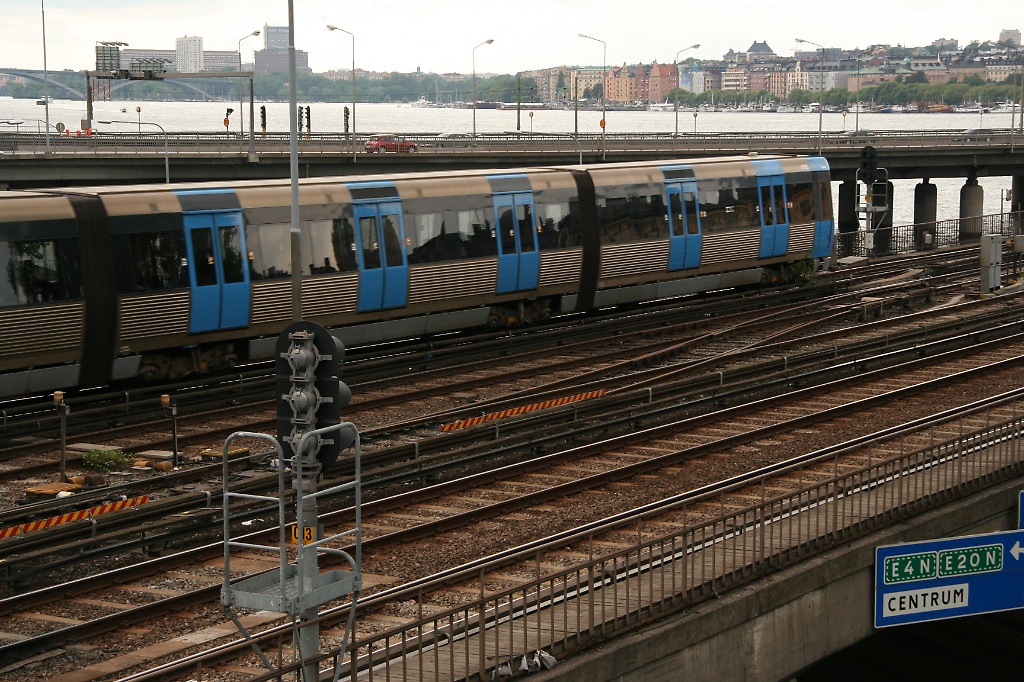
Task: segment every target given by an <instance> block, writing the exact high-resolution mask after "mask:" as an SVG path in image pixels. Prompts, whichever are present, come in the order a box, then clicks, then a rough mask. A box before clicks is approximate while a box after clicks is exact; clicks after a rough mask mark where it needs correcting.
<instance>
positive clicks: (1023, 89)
mask: <svg viewBox="0 0 1024 682" xmlns="http://www.w3.org/2000/svg"><path fill="white" fill-rule="evenodd" d="M996 45H1000V46H1002V47H1005V48H1007V49H1006V58H1007V60H1009V58H1010V50H1011V49H1016V50H1017V58H1018V59H1019V60H1020V99H1018V100H1017V102H1019V104H1020V131H1021V133H1024V54H1022V53H1021V51H1020V46H1019V45H1016V44H1011V43H996ZM1016 108H1017V107H1014V106H1013V95H1010V132H1013V130H1014V125H1013V112H1014V109H1016Z"/></svg>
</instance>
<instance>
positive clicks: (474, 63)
mask: <svg viewBox="0 0 1024 682" xmlns="http://www.w3.org/2000/svg"><path fill="white" fill-rule="evenodd" d="M493 42H494V38H488V39H487V40H485V41H484V42H482V43H480V44H479V45H477V46H476V47H474V48H473V137H476V48H477V47H483V46H484V45H490V44H491V43H493Z"/></svg>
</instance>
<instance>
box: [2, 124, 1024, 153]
mask: <svg viewBox="0 0 1024 682" xmlns="http://www.w3.org/2000/svg"><path fill="white" fill-rule="evenodd" d="M371 134H376V133H359V134H357V135H356V140H355V142H356V144H355V151H356V154H359V155H362V154H367V153H368V152H366V151H365V150H364V144H365V141H366V139H367V138H368V137H369V136H370V135H371ZM403 137H405V139H407V140H409V141H412V142H415V143H416V144H417V146H418V148H419V152H418V153H432V154H440V153H445V154H447V153H453V154H466V153H469V154H472V153H481V152H486V153H495V152H505V151H507V152H534V153H537V152H540V153H543V152H559V153H562V152H567V151H577V150H579V151H583V152H590V153H592V152H595V151H600V150H601V144H602V138H601V136H600V134H597V133H584V134H580V135H572V134H569V133H557V134H556V133H526V132H509V133H485V134H480V135H477V137H476V138H468V137H467V138H466V145H465V146H451V143H450V141H446V142H447V144H446V145H445V146H440V145H439V144H438V142H439V140H438V135H437V134H435V133H423V134H416V135H404V136H403ZM577 142H578V144H577ZM1022 142H1024V135H1020V134H1018V133H1016V132H1015V131H1014V130H1011V129H995V130H993V131H992V133H991V134H988V133H986V134H985V135H984V136H979V135H968V134H965V132H964V131H963V130H900V131H874V132H873V133H872V134H871V135H870V136H852V135H848V134H844V133H842V132H826V133H824V134H823V135H822V136H821V145H822V148H823V149H825V148H830V149H836V150H840V149H850V148H858V147H863V146H865V145H867V144H871V145H872V146H875V147H878V148H880V149H886V148H894V149H895V148H899V149H907V148H922V149H928V148H934V147H936V146H942V147H950V148H958V147H963V148H968V149H979V148H991V149H1005V148H1006V147H1010V148H1011V149H1012V148H1015V147H1016V146H1018V145H1020V144H1021V143H1022ZM165 143H166V148H167V154H168V155H183V154H204V155H205V154H212V155H218V154H224V155H232V156H239V155H243V156H244V155H247V154H248V153H249V149H250V140H249V135H248V134H245V135H242V134H240V133H237V132H230V133H167V134H166V136H165V135H164V134H162V133H158V132H138V133H136V132H129V133H125V132H111V131H107V130H103V131H98V130H92V131H77V130H73V131H67V134H60V135H58V134H56V133H53V134H51V135H50V136H49V142H48V144H49V149H50V151H51V153H53V154H60V155H73V156H78V155H95V156H105V155H124V154H140V155H142V154H145V155H157V154H163V153H164V146H165ZM289 144H290V142H289V136H288V134H287V133H267V134H266V135H263V134H261V133H258V132H257V133H256V135H255V137H254V138H253V140H252V148H253V149H254V150H255V152H256V153H258V154H279V153H287V152H288V150H289ZM603 144H604V149H605V151H610V152H611V151H629V152H635V151H666V150H670V149H672V148H679V149H684V150H690V149H702V150H715V151H723V152H743V153H746V152H748V151H765V152H768V151H772V152H807V151H811V150H815V149H817V145H818V133H817V132H816V131H793V132H744V133H723V132H707V133H702V132H698V133H689V132H681V133H678V134H675V133H622V134H613V135H607V136H606V137H605V138H604V143H603ZM298 145H299V151H300V152H301V153H302V154H317V153H320V154H346V153H351V152H352V135H351V134H346V133H330V132H320V133H309V134H307V133H302V134H301V135H300V136H299V140H298ZM46 151H47V140H46V136H45V135H44V134H42V133H29V132H0V152H3V153H5V154H14V155H16V156H21V155H37V154H43V153H45V152H46Z"/></svg>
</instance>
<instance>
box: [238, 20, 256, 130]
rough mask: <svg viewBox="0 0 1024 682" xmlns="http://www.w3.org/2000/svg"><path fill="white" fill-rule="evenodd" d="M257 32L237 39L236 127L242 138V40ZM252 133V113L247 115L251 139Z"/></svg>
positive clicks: (243, 99) (243, 100)
mask: <svg viewBox="0 0 1024 682" xmlns="http://www.w3.org/2000/svg"><path fill="white" fill-rule="evenodd" d="M259 34H260V32H259V31H253V32H252V33H250V34H248V35H244V36H242V37H241V38H239V39H238V73H239V76H238V129H239V130H240V131H241V133H242V137H243V138H244V137H245V114H243V113H242V112H243V111H245V97H244V94H245V93H244V92H242V87H243V82H242V76H241V73H242V41H243V40H245V39H246V38H252V37H253V36H258V35H259ZM249 96H250V97H252V92H251V91H250V92H249ZM252 135H253V121H252V115H250V116H249V138H250V139H252Z"/></svg>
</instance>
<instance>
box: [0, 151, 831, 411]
mask: <svg viewBox="0 0 1024 682" xmlns="http://www.w3.org/2000/svg"><path fill="white" fill-rule="evenodd" d="M829 182H830V178H829V168H828V164H827V162H826V161H825V159H823V158H820V157H815V156H759V155H757V154H756V153H751V154H749V155H747V156H737V157H719V158H707V159H694V160H678V161H650V162H632V163H607V164H597V165H579V166H552V167H542V168H522V169H515V170H490V171H487V170H470V171H434V172H419V173H406V174H399V175H394V176H390V177H386V176H382V175H368V176H358V177H355V176H353V177H334V178H331V177H322V178H309V179H303V180H301V181H300V185H299V203H300V210H299V214H300V215H299V223H300V234H301V237H300V241H301V254H302V257H301V263H300V264H299V265H298V267H299V268H300V269H301V307H302V317H303V319H307V320H311V321H314V322H317V323H319V324H321V325H323V326H324V327H327V328H328V329H330V330H332V332H333V333H334V334H335V335H337V336H338V337H339V338H340V339H341V340H342V341H343V342H344V343H346V344H348V345H352V344H363V343H372V342H378V341H386V340H395V339H403V338H414V337H421V336H424V335H429V334H435V333H444V332H450V331H453V330H459V329H468V328H474V327H491V328H501V327H505V326H515V325H521V324H529V323H533V322H538V321H543V320H545V319H547V318H548V317H549V316H551V315H555V314H558V313H567V312H574V311H587V310H591V309H597V308H604V307H609V306H617V305H624V304H630V303H635V302H640V301H651V300H656V299H661V298H666V297H673V296H680V295H684V294H687V293H694V292H700V291H706V290H711V289H720V288H723V287H735V286H742V285H749V284H757V283H759V282H770V281H777V280H779V279H785V278H787V277H791V276H793V274H794V273H795V272H798V271H799V272H806V271H807V269H808V268H811V267H816V268H821V267H825V266H827V263H828V259H829V257H830V255H831V253H832V248H833V218H832V204H831V202H832V199H831V191H830V187H829ZM290 234H291V185H290V181H289V180H287V179H285V180H265V181H240V182H232V183H227V184H224V183H203V184H177V185H176V184H170V185H144V186H141V185H140V186H111V187H93V188H74V189H67V188H62V189H53V190H34V191H6V192H0V263H2V264H3V267H4V271H3V274H2V276H0V331H2V333H0V396H5V397H11V396H22V395H29V394H39V393H44V392H49V391H53V390H56V389H62V390H69V389H74V388H76V387H77V388H84V387H91V386H106V385H111V384H113V383H116V382H121V381H128V380H141V381H159V380H166V379H177V378H181V377H185V376H189V375H192V374H196V373H201V372H207V371H215V370H222V369H227V368H230V367H232V366H234V365H235V364H236V363H239V362H243V361H246V360H252V359H257V358H268V357H270V356H271V355H272V354H273V349H274V343H275V341H276V338H277V335H278V334H279V333H280V332H281V330H282V329H284V328H285V327H286V326H287V325H288V324H289V323H290V322H291V320H292V316H293V313H292V296H293V293H292V282H291V272H292V258H291V237H290Z"/></svg>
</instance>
